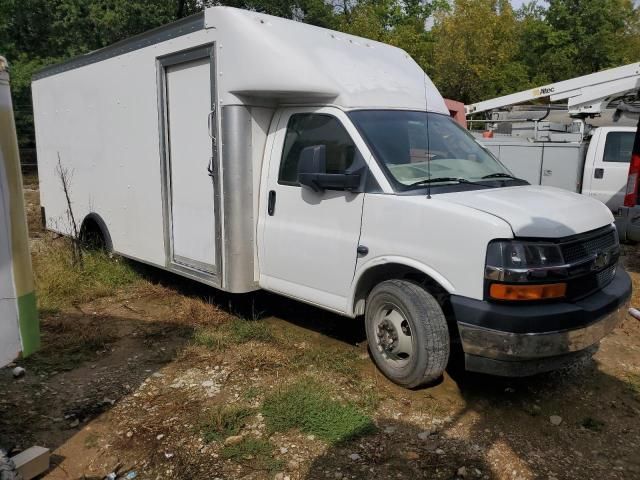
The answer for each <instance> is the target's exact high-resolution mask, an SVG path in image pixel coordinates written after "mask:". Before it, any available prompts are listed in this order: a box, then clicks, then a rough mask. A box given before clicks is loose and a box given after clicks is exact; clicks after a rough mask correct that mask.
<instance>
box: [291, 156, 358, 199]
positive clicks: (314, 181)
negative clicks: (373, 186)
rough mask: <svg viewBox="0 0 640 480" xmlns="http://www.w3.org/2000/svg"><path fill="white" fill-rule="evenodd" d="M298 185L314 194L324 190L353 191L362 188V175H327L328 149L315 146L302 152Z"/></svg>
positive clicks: (299, 162)
mask: <svg viewBox="0 0 640 480" xmlns="http://www.w3.org/2000/svg"><path fill="white" fill-rule="evenodd" d="M298 183H300V185H303V186H305V187H308V188H310V189H311V190H313V191H314V192H323V191H324V190H347V191H353V190H357V189H358V188H359V187H360V175H359V174H356V173H327V147H326V146H325V145H313V146H311V147H306V148H304V149H303V150H302V152H300V159H299V161H298Z"/></svg>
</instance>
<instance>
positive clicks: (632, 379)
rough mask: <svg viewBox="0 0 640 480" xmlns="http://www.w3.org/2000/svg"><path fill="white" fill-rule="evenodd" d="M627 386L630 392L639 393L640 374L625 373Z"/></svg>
mask: <svg viewBox="0 0 640 480" xmlns="http://www.w3.org/2000/svg"><path fill="white" fill-rule="evenodd" d="M627 386H628V387H629V390H631V392H632V393H635V394H636V395H640V375H637V374H634V373H630V374H629V375H627Z"/></svg>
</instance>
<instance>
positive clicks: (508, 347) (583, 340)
mask: <svg viewBox="0 0 640 480" xmlns="http://www.w3.org/2000/svg"><path fill="white" fill-rule="evenodd" d="M628 307H629V300H627V301H626V302H625V303H624V304H622V305H620V306H619V307H618V308H616V309H615V310H614V311H612V312H611V313H609V314H607V315H605V316H604V317H602V318H601V319H599V320H597V321H595V322H593V323H591V324H590V325H587V326H586V327H584V328H577V329H573V330H563V331H556V332H544V333H511V332H501V331H499V330H493V329H489V328H483V327H478V326H476V325H471V324H468V323H463V322H458V328H459V331H460V338H461V340H462V348H463V350H464V352H465V353H466V354H469V355H477V356H480V357H487V358H493V359H497V360H528V359H537V358H545V357H553V356H557V355H563V354H566V353H571V352H577V351H579V350H584V349H585V348H587V347H589V346H591V345H593V344H595V343H597V342H599V341H600V340H601V339H602V338H604V337H605V336H606V335H608V334H609V333H610V332H611V331H612V330H613V329H615V328H616V327H617V326H618V325H619V324H620V323H622V320H624V317H625V315H626V312H627V309H628Z"/></svg>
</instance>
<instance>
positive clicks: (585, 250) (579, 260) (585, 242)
mask: <svg viewBox="0 0 640 480" xmlns="http://www.w3.org/2000/svg"><path fill="white" fill-rule="evenodd" d="M616 235H617V233H616V230H615V229H613V228H610V227H606V228H604V229H600V230H598V231H596V232H593V233H591V234H587V235H581V236H580V237H578V238H574V239H571V240H568V241H567V242H563V243H561V245H560V248H561V250H562V255H563V256H564V261H565V263H567V264H572V265H575V267H573V268H570V269H569V272H570V273H569V276H570V277H572V278H570V279H569V281H568V282H567V298H569V299H571V300H577V299H580V298H583V297H586V296H587V295H590V294H591V293H593V292H595V291H596V290H599V289H601V288H603V287H605V286H607V285H608V284H609V283H610V282H611V281H612V280H613V277H614V276H615V273H616V264H617V260H618V251H617V248H616V246H617V237H616ZM604 252H609V253H610V259H609V264H608V265H603V267H602V268H600V269H598V268H597V267H596V266H595V264H596V257H597V256H598V254H601V253H604Z"/></svg>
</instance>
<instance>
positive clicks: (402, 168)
mask: <svg viewBox="0 0 640 480" xmlns="http://www.w3.org/2000/svg"><path fill="white" fill-rule="evenodd" d="M349 116H350V117H351V119H352V121H353V122H354V123H355V124H356V126H357V127H358V129H359V130H360V132H361V133H362V134H363V136H364V137H365V139H366V141H367V143H368V144H369V146H370V147H371V148H372V150H373V153H374V155H376V157H377V158H378V161H379V162H380V163H381V164H383V165H384V166H385V167H386V169H387V171H388V172H389V173H390V174H391V176H392V177H393V178H394V179H395V180H396V181H397V182H398V183H400V184H401V185H403V186H405V187H407V188H409V187H413V186H416V187H418V186H421V187H423V186H424V184H427V183H431V184H433V185H437V184H444V183H461V182H475V181H480V180H482V181H483V182H486V181H487V180H483V179H491V178H494V179H495V178H496V177H497V178H500V177H509V176H510V175H511V173H510V172H509V171H508V170H507V169H506V168H505V167H504V166H503V165H502V164H501V163H500V162H498V160H496V159H495V158H494V157H493V156H492V155H491V154H490V153H489V152H487V151H486V150H485V149H484V148H482V147H481V146H480V145H479V144H478V143H477V142H476V141H475V140H474V138H473V136H471V134H470V133H469V132H468V131H467V130H465V129H464V128H462V127H461V126H459V125H458V124H457V123H456V122H455V121H453V119H452V118H451V117H448V116H446V115H441V114H437V113H427V112H412V111H393V110H359V111H354V112H351V113H350V114H349ZM427 132H428V135H427ZM491 186H493V185H491ZM496 186H497V185H496Z"/></svg>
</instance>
